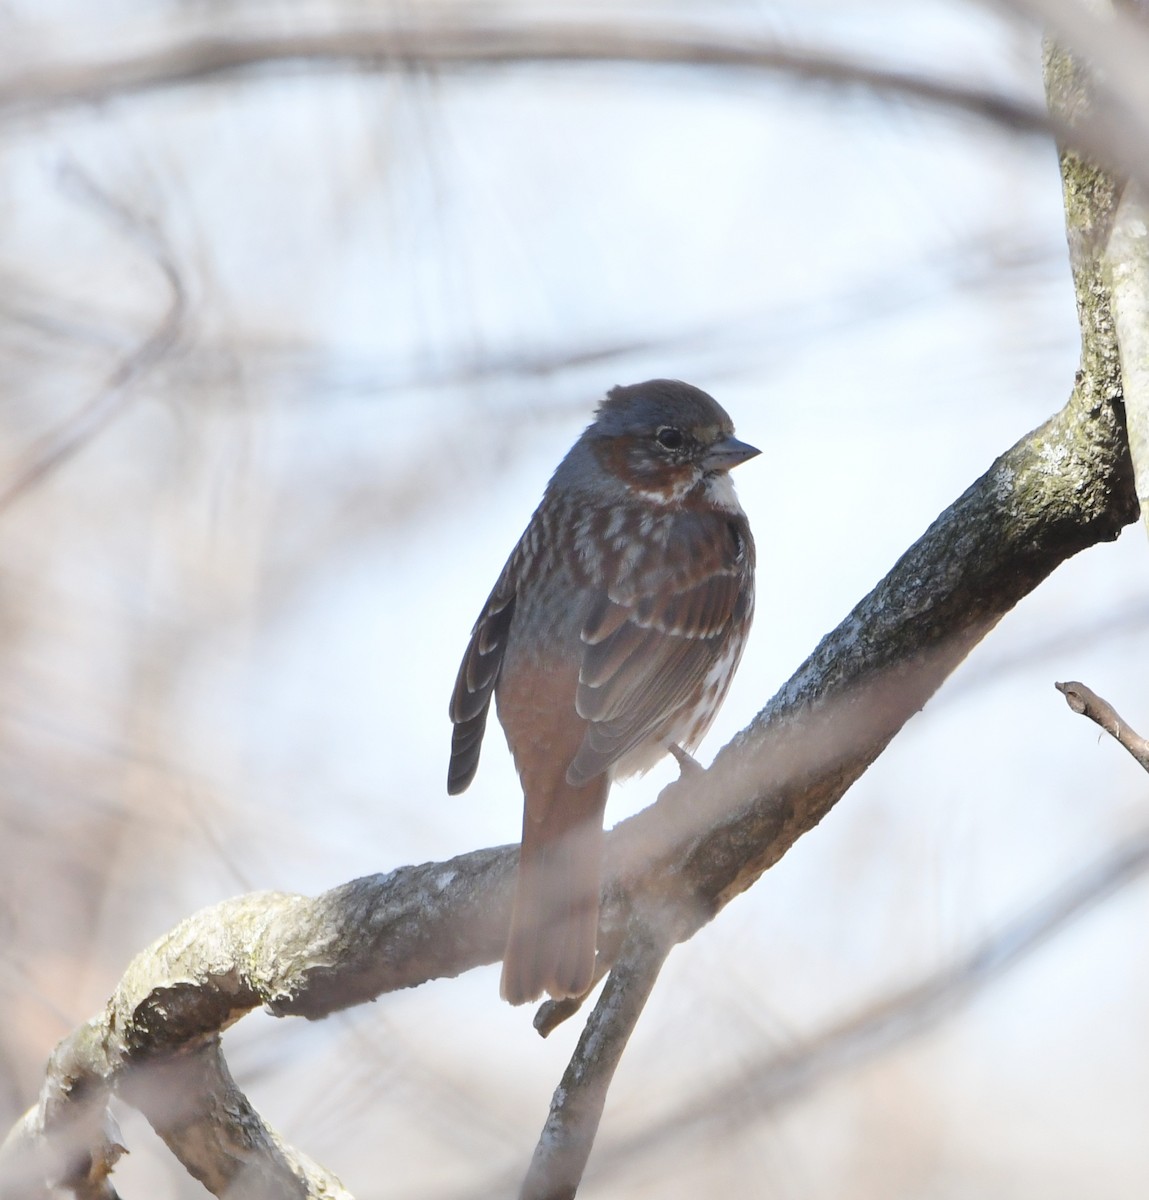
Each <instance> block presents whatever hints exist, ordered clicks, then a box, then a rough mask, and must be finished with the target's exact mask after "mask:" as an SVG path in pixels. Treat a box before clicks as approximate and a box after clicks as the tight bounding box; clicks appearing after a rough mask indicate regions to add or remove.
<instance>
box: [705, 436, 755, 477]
mask: <svg viewBox="0 0 1149 1200" xmlns="http://www.w3.org/2000/svg"><path fill="white" fill-rule="evenodd" d="M761 453H762V451H761V450H759V449H758V447H757V446H750V445H747V444H746V442H740V441H739V440H738V439H737V438H736V437H733V436H731V437H724V438H722V439H721V440H720V441H717V442H715V443H714V445H713V446H711V447H710V449H709V450H707V451H706V457H705V458H704V459H703V460H702V469H703V470H704V471H729V470H730V469H731V468H732V467H736V466H738V464H739V463H744V462H745V461H746V460H747V459H748V458H753V457H754V456H755V455H756V454H761Z"/></svg>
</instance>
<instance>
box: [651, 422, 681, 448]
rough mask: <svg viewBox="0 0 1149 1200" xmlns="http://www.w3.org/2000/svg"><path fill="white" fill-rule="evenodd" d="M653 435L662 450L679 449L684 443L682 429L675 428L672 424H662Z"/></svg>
mask: <svg viewBox="0 0 1149 1200" xmlns="http://www.w3.org/2000/svg"><path fill="white" fill-rule="evenodd" d="M654 436H655V438H656V439H657V441H658V444H659V445H660V446H661V447H662V448H663V449H664V450H681V449H682V447H683V445H685V443H686V438H684V437H683V436H682V430H681V429H675V428H674V426H673V425H663V427H662V428H661V429H660V430H659V431H658V432H657V433H656V434H655V435H654Z"/></svg>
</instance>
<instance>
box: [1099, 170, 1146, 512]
mask: <svg viewBox="0 0 1149 1200" xmlns="http://www.w3.org/2000/svg"><path fill="white" fill-rule="evenodd" d="M1145 196H1146V193H1145V191H1144V190H1143V189H1142V188H1140V187H1137V186H1135V185H1133V184H1130V185H1129V186H1128V187H1126V189H1125V192H1124V194H1123V195H1122V197H1121V202H1120V204H1118V206H1117V213H1116V216H1115V218H1114V222H1113V232H1112V233H1111V234H1110V236H1109V245H1108V248H1107V250H1106V255H1105V258H1106V266H1107V268H1108V276H1109V287H1110V292H1111V295H1112V297H1113V319H1114V325H1115V328H1116V332H1117V344H1118V348H1119V350H1120V353H1121V376H1122V380H1123V386H1124V393H1125V421H1126V425H1127V427H1128V430H1129V454H1130V457H1131V458H1132V460H1133V474H1134V478H1135V479H1136V481H1137V499H1138V501H1139V503H1140V505H1141V519H1142V521H1143V523H1144V525H1145V530H1146V532H1147V533H1149V202H1147V201H1146V199H1145Z"/></svg>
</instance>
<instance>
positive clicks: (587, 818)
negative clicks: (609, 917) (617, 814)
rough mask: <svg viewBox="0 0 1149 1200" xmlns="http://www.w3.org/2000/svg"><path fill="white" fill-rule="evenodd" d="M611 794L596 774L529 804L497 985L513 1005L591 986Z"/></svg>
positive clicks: (578, 992) (580, 991) (531, 798)
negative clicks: (604, 830) (604, 827)
mask: <svg viewBox="0 0 1149 1200" xmlns="http://www.w3.org/2000/svg"><path fill="white" fill-rule="evenodd" d="M609 790H610V780H609V778H608V777H607V776H606V775H600V776H597V777H596V778H595V779H592V780H591V781H590V783H588V784H585V785H584V786H582V787H573V786H572V785H571V784H569V783H567V782H566V781H565V780H562V781H561V782H560V783H558V785H557V786H556V787H554V789H553V790H552V792H551V794H550V795H549V796H546V797H538V796H529V797H528V799H527V803H526V805H525V806H524V810H525V811H524V814H523V843H522V849H521V850H520V852H519V873H518V881H517V884H516V887H515V906H514V910H513V912H512V914H511V929H510V933H509V935H508V937H507V949H506V953H505V954H504V955H503V978H502V983H501V985H500V991H501V992H502V996H503V999H504V1000H508V1001H510V1003H511V1004H523V1003H525V1002H526V1001H528V1000H536V999H538V997H539V996H540V995H542V993H543V992H544V991H546V992H549V993H550V994H551V995H552V996H554V997H555V998H556V999H561V998H563V997H565V996H581V995H582V994H583V993H584V992H585V991H587V989H588V988H589V987H590V985H591V981H592V980H593V978H594V956H595V940H596V937H597V934H598V895H599V887H600V885H601V874H602V817H603V810H604V809H605V808H606V796H607V792H608V791H609ZM540 801H541V803H540ZM540 809H541V810H542V812H541V816H540V815H536V814H537V813H538V812H539V810H540Z"/></svg>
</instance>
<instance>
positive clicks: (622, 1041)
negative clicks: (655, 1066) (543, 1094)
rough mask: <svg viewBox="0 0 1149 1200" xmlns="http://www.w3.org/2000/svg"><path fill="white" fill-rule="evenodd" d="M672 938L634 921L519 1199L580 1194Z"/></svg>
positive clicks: (641, 918)
mask: <svg viewBox="0 0 1149 1200" xmlns="http://www.w3.org/2000/svg"><path fill="white" fill-rule="evenodd" d="M673 943H674V937H673V935H672V934H671V932H670V929H669V927H668V926H667V924H666V922H665V921H663V920H660V919H659V918H658V917H657V916H656V915H654V914H653V913H651V914H646V913H644V914H641V915H640V914H637V913H636V914H635V916H634V917H633V918H632V919H631V923H630V926H629V928H628V931H627V936H626V939H625V941H624V942H623V946H622V951H621V953H620V954H619V957H618V960H617V962H616V963H615V965H614V968H613V969H612V971H611V973H610V976H609V978H608V979H607V981H606V986H605V987H604V988H603V990H602V995H601V996H600V997H599V1001H598V1004H596V1005H595V1008H594V1011H593V1012H592V1013H591V1015H590V1018H589V1019H588V1020H587V1023H586V1027H585V1028H584V1029H583V1032H582V1036H581V1037H580V1038H579V1041H578V1045H577V1046H576V1047H575V1052H574V1054H573V1055H572V1056H571V1060H570V1063H569V1065H568V1066H567V1069H566V1071H565V1072H564V1073H563V1078H562V1082H561V1083H560V1084H559V1086H558V1087H557V1088H556V1089H555V1094H554V1098H553V1099H552V1100H551V1108H550V1112H549V1113H548V1115H547V1120H546V1124H545V1125H544V1126H543V1131H542V1134H541V1135H540V1137H539V1141H538V1145H537V1146H536V1147H535V1153H534V1157H533V1158H532V1159H531V1165H530V1167H529V1169H528V1170H527V1175H526V1178H525V1179H524V1180H523V1186H522V1190H521V1191H520V1193H519V1197H520V1200H570V1198H571V1197H573V1196H574V1195H575V1193H576V1192H577V1191H578V1186H579V1182H580V1180H581V1179H582V1175H583V1171H584V1170H585V1169H586V1164H587V1159H588V1158H589V1157H590V1152H591V1147H592V1146H593V1145H594V1139H595V1135H596V1134H597V1133H598V1126H599V1121H600V1120H601V1118H602V1110H603V1105H604V1104H605V1103H606V1094H607V1090H608V1089H609V1087H610V1084H611V1080H612V1079H613V1078H614V1072H615V1069H616V1068H617V1067H618V1063H619V1059H620V1058H621V1057H622V1053H623V1051H624V1050H625V1049H626V1046H627V1043H628V1042H629V1041H630V1035H631V1034H632V1033H633V1032H634V1027H635V1025H636V1024H637V1022H638V1018H639V1017H640V1016H641V1015H642V1010H643V1008H644V1007H645V1005H646V1001H647V998H648V997H649V996H650V993H651V990H652V989H653V987H654V983H655V980H656V979H657V978H658V973H659V971H660V970H661V969H662V964H663V963H664V962H665V961H666V956H667V954H668V953H669V952H670V947H671V946H672V945H673Z"/></svg>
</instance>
